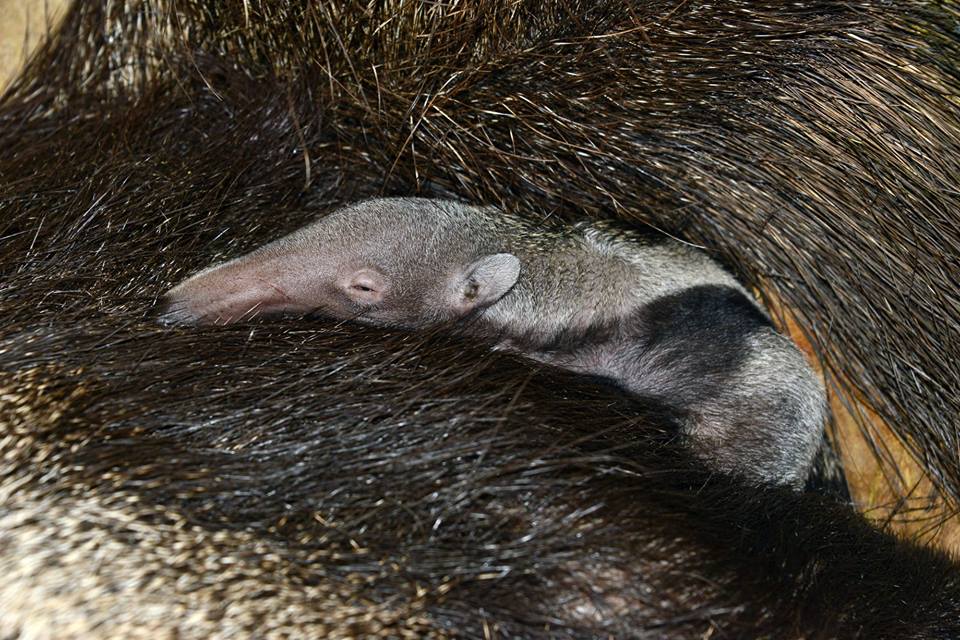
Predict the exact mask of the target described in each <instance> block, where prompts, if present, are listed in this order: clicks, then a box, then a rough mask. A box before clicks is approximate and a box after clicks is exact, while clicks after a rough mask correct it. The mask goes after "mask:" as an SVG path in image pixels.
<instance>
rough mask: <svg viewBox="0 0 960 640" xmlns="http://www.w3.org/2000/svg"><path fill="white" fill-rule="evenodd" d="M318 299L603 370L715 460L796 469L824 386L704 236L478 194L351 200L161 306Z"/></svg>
mask: <svg viewBox="0 0 960 640" xmlns="http://www.w3.org/2000/svg"><path fill="white" fill-rule="evenodd" d="M310 312H319V313H322V314H324V315H329V316H333V317H335V318H341V319H354V320H357V321H359V322H363V323H366V324H374V325H381V326H392V327H406V328H420V327H425V326H430V325H435V324H441V323H445V322H450V321H458V322H457V326H458V327H459V328H462V329H463V331H465V332H466V333H469V334H471V335H476V336H479V337H482V338H484V339H487V340H490V341H492V342H493V343H494V344H495V345H496V346H497V347H498V348H503V349H508V350H512V351H516V352H518V353H522V354H524V355H526V356H527V357H530V358H533V359H535V360H538V361H541V362H545V363H549V364H552V365H557V366H560V367H564V368H566V369H570V370H573V371H577V372H581V373H585V374H591V375H596V376H603V377H605V378H609V379H612V380H613V381H615V382H616V383H617V384H619V385H620V386H622V387H623V388H625V389H626V390H628V391H630V392H631V393H632V394H634V395H636V396H639V397H641V398H652V399H655V400H656V401H658V402H663V403H665V404H667V405H669V406H671V407H675V408H678V409H680V410H682V411H683V413H684V415H685V416H686V421H685V424H686V427H685V432H686V436H688V438H689V441H690V444H691V446H692V448H693V449H694V451H696V452H697V453H698V454H699V455H700V456H701V457H703V458H704V459H706V460H708V461H710V462H711V463H712V464H713V465H714V466H715V467H716V468H717V469H719V470H721V471H725V472H731V473H736V474H738V475H742V476H746V477H748V478H750V479H753V480H757V481H761V482H772V483H783V484H790V485H795V486H799V485H801V484H802V483H803V481H804V480H805V479H806V477H807V475H808V472H809V469H810V466H811V464H812V461H813V458H814V455H815V453H816V451H817V448H818V446H819V445H820V441H821V432H822V424H823V420H824V413H825V400H824V391H823V387H822V385H821V383H820V381H819V379H818V378H817V376H816V375H815V374H814V373H813V371H812V370H811V369H810V367H809V365H808V364H807V362H806V361H805V359H804V357H803V356H802V354H801V353H800V352H799V350H798V349H797V348H796V346H794V344H793V343H792V342H791V341H790V340H789V339H787V338H786V337H784V336H782V335H780V334H779V333H777V331H776V330H775V329H774V327H773V325H772V324H771V322H770V320H769V318H768V317H767V316H766V314H765V313H764V312H763V311H762V310H761V308H760V307H759V306H758V305H757V303H756V302H755V301H754V300H753V298H752V297H751V296H750V295H749V294H748V293H747V292H746V291H745V290H744V289H743V287H742V286H741V285H740V284H739V283H738V282H737V281H736V280H735V279H734V278H733V277H732V276H731V275H730V274H729V273H727V272H726V271H725V270H724V269H723V268H721V267H720V266H719V265H718V264H717V263H716V262H714V261H713V260H711V259H710V258H709V257H708V256H707V255H706V254H704V253H703V252H700V251H697V250H695V249H693V248H691V247H689V246H686V245H684V244H682V243H679V242H675V241H671V240H666V239H660V240H657V241H651V240H648V239H645V238H643V237H641V236H639V235H637V234H634V233H631V232H629V231H626V230H624V229H622V228H618V227H616V226H614V225H612V224H610V223H606V222H591V223H584V224H579V225H576V226H573V227H563V228H542V227H540V226H533V225H531V224H530V223H528V222H526V221H524V220H522V219H520V218H517V217H514V216H510V215H507V214H505V213H504V212H502V211H499V210H497V209H494V208H490V207H476V206H468V205H464V204H460V203H457V202H452V201H440V200H427V199H420V198H389V199H378V200H369V201H366V202H361V203H358V204H354V205H351V206H347V207H344V208H342V209H340V210H338V211H336V212H334V213H333V214H331V215H329V216H327V217H325V218H323V219H321V220H319V221H317V222H315V223H314V224H312V225H309V226H307V227H305V228H302V229H300V230H298V231H296V232H294V233H291V234H289V235H287V236H285V237H283V238H280V239H279V240H276V241H275V242H272V243H271V244H268V245H266V246H264V247H262V248H260V249H257V250H256V251H253V252H251V253H249V254H247V255H245V256H242V257H240V258H237V259H236V260H232V261H229V262H226V263H223V264H220V265H216V266H214V267H212V268H209V269H207V270H205V271H202V272H200V273H198V274H196V275H194V276H192V277H191V278H189V279H187V280H186V281H184V282H183V283H181V284H180V285H178V286H177V287H175V288H174V289H172V290H171V291H170V292H169V293H168V294H167V295H166V297H165V306H164V313H163V315H162V318H163V320H164V321H167V322H177V323H232V322H237V321H241V320H245V319H249V318H253V317H256V316H264V315H276V314H280V313H310Z"/></svg>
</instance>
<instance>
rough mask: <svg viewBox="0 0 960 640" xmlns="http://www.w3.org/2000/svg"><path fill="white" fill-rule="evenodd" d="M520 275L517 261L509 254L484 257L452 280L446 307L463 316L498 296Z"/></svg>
mask: <svg viewBox="0 0 960 640" xmlns="http://www.w3.org/2000/svg"><path fill="white" fill-rule="evenodd" d="M519 276H520V261H519V260H518V259H517V257H516V256H515V255H512V254H510V253H495V254H493V255H489V256H484V257H482V258H480V259H479V260H476V261H474V262H473V263H471V264H469V265H467V267H466V268H465V269H464V270H463V271H461V272H460V273H459V274H458V275H457V277H456V280H455V281H454V286H453V288H452V289H451V299H450V306H451V308H453V310H454V311H455V312H456V313H458V314H460V315H463V314H465V313H469V312H470V311H473V310H474V309H480V308H483V307H486V306H488V305H491V304H493V303H494V302H496V301H497V300H499V299H500V298H502V297H503V296H504V295H505V294H506V293H507V291H509V290H510V288H511V287H513V285H515V284H516V283H517V278H518V277H519Z"/></svg>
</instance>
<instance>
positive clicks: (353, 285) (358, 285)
mask: <svg viewBox="0 0 960 640" xmlns="http://www.w3.org/2000/svg"><path fill="white" fill-rule="evenodd" d="M350 288H351V289H356V290H357V291H373V289H371V288H370V287H365V286H363V285H362V284H352V285H350Z"/></svg>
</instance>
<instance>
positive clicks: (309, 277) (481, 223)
mask: <svg viewBox="0 0 960 640" xmlns="http://www.w3.org/2000/svg"><path fill="white" fill-rule="evenodd" d="M489 215H490V213H489V210H487V209H481V208H478V207H470V206H467V205H463V204H460V203H456V202H447V201H435V200H426V199H421V198H389V199H378V200H369V201H366V202H361V203H358V204H354V205H350V206H347V207H344V208H342V209H339V210H337V211H335V212H334V213H332V214H330V215H329V216H326V217H324V218H322V219H321V220H319V221H317V222H315V223H313V224H311V225H309V226H307V227H304V228H302V229H300V230H298V231H295V232H293V233H291V234H289V235H287V236H285V237H283V238H280V239H279V240H276V241H274V242H272V243H270V244H268V245H266V246H263V247H261V248H259V249H257V250H255V251H253V252H251V253H249V254H247V255H244V256H241V257H239V258H237V259H235V260H231V261H229V262H225V263H222V264H219V265H215V266H213V267H210V268H208V269H205V270H204V271H201V272H199V273H197V274H195V275H193V276H191V277H190V278H187V279H186V280H185V281H183V282H182V283H180V284H179V285H177V286H176V287H174V288H173V289H171V290H170V291H169V292H167V293H166V295H164V297H163V300H162V308H161V313H160V316H159V317H160V321H161V322H164V323H177V324H229V323H234V322H240V321H244V320H249V319H252V318H256V317H262V316H276V315H281V314H307V313H313V312H316V313H319V314H322V315H326V316H330V317H333V318H337V319H356V320H358V321H360V322H364V323H366V324H375V325H384V326H401V327H420V326H426V325H430V324H436V323H440V322H445V321H450V320H454V319H457V318H460V317H463V316H465V315H467V314H469V313H471V312H473V311H477V310H482V309H484V308H486V307H488V306H490V305H491V304H493V303H495V302H497V301H498V300H499V299H500V298H502V297H503V296H504V295H505V294H506V293H507V292H508V291H509V290H510V289H511V288H512V287H513V285H514V284H515V283H516V281H517V278H518V277H519V275H520V261H519V260H518V259H517V258H516V256H514V255H512V254H510V253H502V252H497V251H496V250H495V249H491V247H496V245H497V243H496V242H495V239H494V238H492V237H490V236H491V234H490V233H489V226H488V225H487V224H486V222H488V220H489V218H485V216H487V217H488V216H489Z"/></svg>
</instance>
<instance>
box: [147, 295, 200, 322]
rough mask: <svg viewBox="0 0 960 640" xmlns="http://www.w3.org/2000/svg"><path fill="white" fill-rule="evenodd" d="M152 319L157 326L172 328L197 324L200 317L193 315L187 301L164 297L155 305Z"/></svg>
mask: <svg viewBox="0 0 960 640" xmlns="http://www.w3.org/2000/svg"><path fill="white" fill-rule="evenodd" d="M154 319H155V320H156V322H157V323H159V324H162V325H165V326H174V325H188V324H197V322H198V321H199V320H200V317H199V316H198V315H197V314H196V313H194V311H193V310H192V309H191V307H190V303H189V302H188V301H186V300H183V299H182V298H174V297H171V296H169V295H165V296H163V297H162V298H160V301H159V303H158V304H157V308H156V312H155V314H154Z"/></svg>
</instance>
